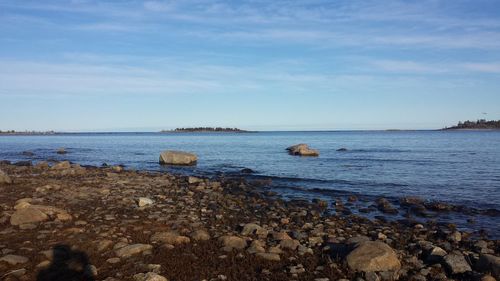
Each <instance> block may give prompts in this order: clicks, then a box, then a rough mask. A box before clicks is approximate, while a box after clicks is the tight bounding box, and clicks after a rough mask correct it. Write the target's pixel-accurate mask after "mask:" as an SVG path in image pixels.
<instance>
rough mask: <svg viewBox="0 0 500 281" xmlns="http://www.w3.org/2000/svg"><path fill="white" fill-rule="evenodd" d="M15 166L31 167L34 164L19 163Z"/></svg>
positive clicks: (29, 162) (27, 162)
mask: <svg viewBox="0 0 500 281" xmlns="http://www.w3.org/2000/svg"><path fill="white" fill-rule="evenodd" d="M14 165H15V166H20V167H31V166H32V165H33V164H32V163H31V161H18V162H16V163H14Z"/></svg>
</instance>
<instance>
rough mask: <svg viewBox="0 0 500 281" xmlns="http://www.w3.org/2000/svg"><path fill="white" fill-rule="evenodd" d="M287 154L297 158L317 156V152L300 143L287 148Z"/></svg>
mask: <svg viewBox="0 0 500 281" xmlns="http://www.w3.org/2000/svg"><path fill="white" fill-rule="evenodd" d="M286 150H288V153H289V154H290V155H298V156H319V152H318V151H317V150H316V149H311V148H309V146H308V145H307V144H304V143H301V144H297V145H293V146H290V147H288V148H287V149H286Z"/></svg>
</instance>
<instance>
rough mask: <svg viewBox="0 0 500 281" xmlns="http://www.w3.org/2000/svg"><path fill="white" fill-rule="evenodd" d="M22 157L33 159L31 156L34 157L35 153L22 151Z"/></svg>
mask: <svg viewBox="0 0 500 281" xmlns="http://www.w3.org/2000/svg"><path fill="white" fill-rule="evenodd" d="M22 155H23V156H28V157H33V156H35V153H33V152H31V151H23V153H22Z"/></svg>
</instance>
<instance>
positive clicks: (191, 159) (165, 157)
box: [160, 150, 198, 165]
mask: <svg viewBox="0 0 500 281" xmlns="http://www.w3.org/2000/svg"><path fill="white" fill-rule="evenodd" d="M196 161H198V157H197V156H196V155H195V154H193V153H188V152H183V151H173V150H167V151H163V152H162V153H161V154H160V164H168V165H195V164H196Z"/></svg>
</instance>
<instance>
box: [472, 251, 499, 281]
mask: <svg viewBox="0 0 500 281" xmlns="http://www.w3.org/2000/svg"><path fill="white" fill-rule="evenodd" d="M476 269H477V270H478V271H481V272H490V273H491V274H492V275H493V276H494V277H495V278H496V279H500V257H497V256H494V255H490V254H482V255H480V256H479V260H478V262H477V264H476Z"/></svg>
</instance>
